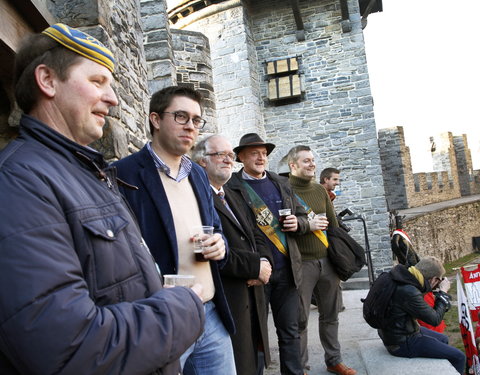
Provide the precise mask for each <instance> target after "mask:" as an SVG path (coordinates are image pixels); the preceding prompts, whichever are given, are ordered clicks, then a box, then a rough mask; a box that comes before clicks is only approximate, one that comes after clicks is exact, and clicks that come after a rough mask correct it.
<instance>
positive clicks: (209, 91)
mask: <svg viewBox="0 0 480 375" xmlns="http://www.w3.org/2000/svg"><path fill="white" fill-rule="evenodd" d="M172 41H173V52H174V61H175V67H176V72H177V84H178V85H181V86H188V87H190V88H192V89H195V90H198V91H199V92H201V94H202V96H203V98H204V103H203V109H204V113H203V117H204V118H205V120H207V124H206V125H205V127H204V128H203V129H202V133H210V134H212V133H216V132H217V117H216V111H215V106H216V101H215V93H214V91H213V77H212V61H211V58H210V45H209V42H208V38H207V37H206V36H205V35H204V34H202V33H198V32H195V31H187V30H172Z"/></svg>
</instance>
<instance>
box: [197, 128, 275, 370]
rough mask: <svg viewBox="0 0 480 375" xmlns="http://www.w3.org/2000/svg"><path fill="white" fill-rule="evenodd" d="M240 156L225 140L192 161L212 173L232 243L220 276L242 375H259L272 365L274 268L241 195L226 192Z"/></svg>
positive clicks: (211, 143) (200, 147) (206, 146)
mask: <svg viewBox="0 0 480 375" xmlns="http://www.w3.org/2000/svg"><path fill="white" fill-rule="evenodd" d="M235 157H236V156H235V154H234V152H233V150H232V145H231V143H230V142H229V141H228V139H226V138H225V137H223V136H221V135H213V136H210V137H208V138H206V139H204V140H202V141H201V142H199V143H198V144H197V145H196V146H195V149H194V151H193V154H192V159H193V160H194V161H195V162H197V163H198V164H200V165H201V166H202V167H203V168H205V171H206V172H207V175H208V179H209V181H210V186H211V188H212V190H213V193H214V194H213V201H214V204H215V209H216V210H217V212H218V215H219V216H220V220H221V222H222V228H223V234H224V235H225V237H226V238H227V240H228V246H229V250H230V254H229V259H228V261H227V263H226V264H225V267H223V269H222V270H220V274H221V276H222V282H223V286H224V288H225V294H226V296H227V300H228V303H229V305H230V309H231V311H232V316H233V318H234V320H235V324H236V326H237V327H238V328H239V329H237V332H235V334H234V335H232V343H233V352H234V355H235V365H236V368H237V375H254V374H255V373H256V371H257V368H258V369H259V371H262V370H263V367H264V366H268V364H269V363H270V353H269V347H268V325H267V310H266V304H265V296H264V290H263V285H264V284H267V283H268V280H269V278H270V274H271V272H272V267H271V265H270V262H271V261H272V260H271V254H270V251H269V249H268V248H267V245H266V242H265V238H264V237H263V235H262V233H261V232H260V230H259V229H258V228H257V226H256V224H255V217H254V216H253V213H252V212H251V211H250V209H249V207H248V206H247V205H246V204H245V203H244V201H243V199H242V196H241V195H239V194H238V193H237V192H234V191H231V190H229V189H228V188H226V187H224V184H225V183H226V182H227V181H228V180H229V179H230V177H231V175H232V169H233V164H234V161H235Z"/></svg>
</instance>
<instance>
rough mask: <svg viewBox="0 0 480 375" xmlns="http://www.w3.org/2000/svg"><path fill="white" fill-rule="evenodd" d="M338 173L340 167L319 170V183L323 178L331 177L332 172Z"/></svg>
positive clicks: (323, 180) (322, 181)
mask: <svg viewBox="0 0 480 375" xmlns="http://www.w3.org/2000/svg"><path fill="white" fill-rule="evenodd" d="M334 173H336V174H340V169H337V168H325V169H324V170H323V171H322V172H320V183H321V184H323V183H324V182H325V179H329V178H331V177H332V174H334Z"/></svg>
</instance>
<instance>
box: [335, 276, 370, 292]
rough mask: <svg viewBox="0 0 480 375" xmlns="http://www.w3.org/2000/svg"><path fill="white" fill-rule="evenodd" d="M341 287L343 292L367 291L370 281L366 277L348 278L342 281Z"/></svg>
mask: <svg viewBox="0 0 480 375" xmlns="http://www.w3.org/2000/svg"><path fill="white" fill-rule="evenodd" d="M341 286H342V289H343V290H360V289H369V288H370V280H369V279H368V277H356V278H350V279H348V280H347V281H342V283H341Z"/></svg>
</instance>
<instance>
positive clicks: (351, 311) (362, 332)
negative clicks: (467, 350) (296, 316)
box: [264, 290, 458, 375]
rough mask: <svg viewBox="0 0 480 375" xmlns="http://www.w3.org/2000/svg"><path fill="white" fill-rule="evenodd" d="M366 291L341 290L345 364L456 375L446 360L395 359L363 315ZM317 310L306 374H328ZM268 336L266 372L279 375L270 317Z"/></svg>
mask: <svg viewBox="0 0 480 375" xmlns="http://www.w3.org/2000/svg"><path fill="white" fill-rule="evenodd" d="M367 293H368V290H344V291H343V301H344V305H345V307H346V309H345V311H343V312H341V313H340V317H339V319H340V329H339V337H340V344H341V345H342V356H343V360H344V362H345V364H347V365H348V366H350V367H352V368H354V369H356V370H357V374H358V375H432V374H435V375H458V373H457V372H456V371H455V369H454V368H453V367H452V366H451V365H450V363H449V362H448V361H447V360H440V359H426V358H413V359H407V358H397V357H393V356H391V355H390V354H389V353H388V352H387V351H386V349H385V348H384V346H383V344H382V342H381V340H380V338H379V337H378V335H377V331H376V330H375V329H373V328H371V327H370V326H369V325H368V324H367V323H366V322H365V321H364V320H363V315H362V302H361V301H360V298H363V297H365V296H366V295H367ZM317 317H318V312H317V309H316V308H315V307H314V306H312V309H311V311H310V321H309V326H308V331H309V337H308V340H309V357H310V361H309V362H310V368H311V369H310V371H308V374H309V375H328V374H330V373H329V372H327V370H326V367H325V363H324V360H323V349H322V346H321V344H320V341H319V337H318V318H317ZM268 324H269V337H270V352H271V355H272V364H271V365H270V367H269V368H268V369H266V370H265V372H264V374H265V375H279V374H280V366H279V359H278V346H277V338H276V334H275V327H274V325H273V321H272V318H271V315H270V316H269V322H268Z"/></svg>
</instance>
